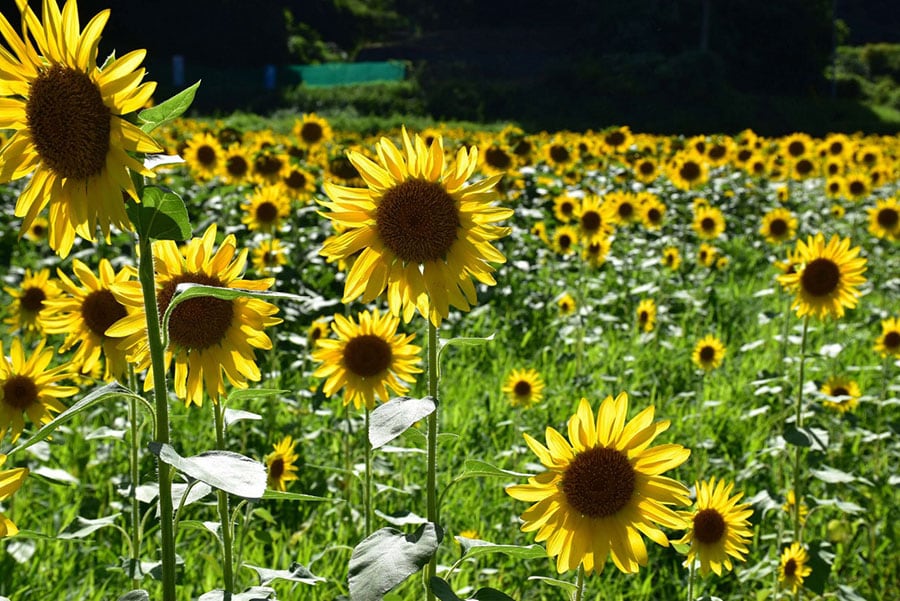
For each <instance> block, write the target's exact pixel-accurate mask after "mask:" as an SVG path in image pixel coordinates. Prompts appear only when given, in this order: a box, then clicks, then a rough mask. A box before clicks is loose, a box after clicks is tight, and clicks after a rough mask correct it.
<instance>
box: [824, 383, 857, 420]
mask: <svg viewBox="0 0 900 601" xmlns="http://www.w3.org/2000/svg"><path fill="white" fill-rule="evenodd" d="M821 392H822V394H823V395H825V399H824V400H823V401H822V404H823V405H824V406H825V408H827V409H831V410H832V411H836V412H838V413H847V412H848V411H853V410H854V409H856V406H857V405H859V397H860V396H861V395H862V392H861V391H860V388H859V383H858V382H857V381H856V380H853V379H851V378H847V377H843V376H832V377H830V378H828V379H827V380H826V381H825V383H824V384H823V385H822V391H821Z"/></svg>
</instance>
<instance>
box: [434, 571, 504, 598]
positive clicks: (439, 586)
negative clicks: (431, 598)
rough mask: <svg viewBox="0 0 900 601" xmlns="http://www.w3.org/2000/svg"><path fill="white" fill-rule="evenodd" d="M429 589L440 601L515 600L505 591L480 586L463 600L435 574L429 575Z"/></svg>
mask: <svg viewBox="0 0 900 601" xmlns="http://www.w3.org/2000/svg"><path fill="white" fill-rule="evenodd" d="M431 590H432V592H433V593H434V594H435V595H436V596H437V598H438V599H440V600H441V601H515V600H514V599H513V598H512V597H510V596H509V595H507V594H506V593H502V592H500V591H498V590H497V589H494V588H480V589H478V590H477V591H475V594H474V595H472V596H471V597H469V598H468V599H465V600H463V599H461V598H460V597H457V596H456V593H454V592H453V589H452V588H450V584H449V583H448V582H447V581H446V580H444V579H443V578H438V577H437V576H432V577H431Z"/></svg>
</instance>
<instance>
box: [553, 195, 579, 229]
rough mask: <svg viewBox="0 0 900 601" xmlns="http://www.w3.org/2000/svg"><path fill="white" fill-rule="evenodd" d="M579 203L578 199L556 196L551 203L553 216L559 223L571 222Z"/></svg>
mask: <svg viewBox="0 0 900 601" xmlns="http://www.w3.org/2000/svg"><path fill="white" fill-rule="evenodd" d="M580 202H581V201H580V199H578V198H573V197H571V196H569V195H568V194H562V195H560V196H557V197H556V199H555V200H554V201H553V214H554V215H556V218H557V219H559V220H560V221H561V222H563V223H568V222H570V221H572V219H573V218H574V217H575V215H576V214H577V213H578V208H579V207H578V205H579V204H580Z"/></svg>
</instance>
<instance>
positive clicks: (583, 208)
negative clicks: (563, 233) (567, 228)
mask: <svg viewBox="0 0 900 601" xmlns="http://www.w3.org/2000/svg"><path fill="white" fill-rule="evenodd" d="M575 216H576V217H577V219H578V229H579V232H580V233H581V240H582V242H584V244H586V245H587V244H591V243H592V242H595V241H596V240H599V239H601V238H606V237H608V236H609V235H610V234H612V232H613V224H612V220H613V216H612V214H611V213H610V211H609V207H608V205H607V204H606V203H604V202H602V201H601V200H600V198H598V197H597V196H595V195H593V194H589V195H587V196H585V197H584V199H583V200H582V202H581V205H580V206H579V207H578V209H577V210H576V212H575Z"/></svg>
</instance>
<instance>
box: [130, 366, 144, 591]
mask: <svg viewBox="0 0 900 601" xmlns="http://www.w3.org/2000/svg"><path fill="white" fill-rule="evenodd" d="M128 376H129V378H128V379H129V383H130V384H131V389H132V390H135V386H134V384H135V377H134V369H133V368H130V369H129V374H128ZM128 419H129V421H130V422H131V441H130V442H131V449H130V450H131V456H130V464H131V465H130V466H129V468H130V469H131V491H130V493H129V497H131V566H129V572H130V575H131V588H132V590H137V589H139V588H140V587H141V579H140V578H139V577H138V576H139V574H140V566H141V504H140V501H138V498H137V488H138V482H139V478H140V470H139V469H138V467H139V466H138V461H139V459H140V453H139V449H140V446H141V440H140V436H141V433H140V424H139V423H138V407H137V400H136V399H135V398H134V397H132V398H131V400H130V401H129V403H128Z"/></svg>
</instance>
